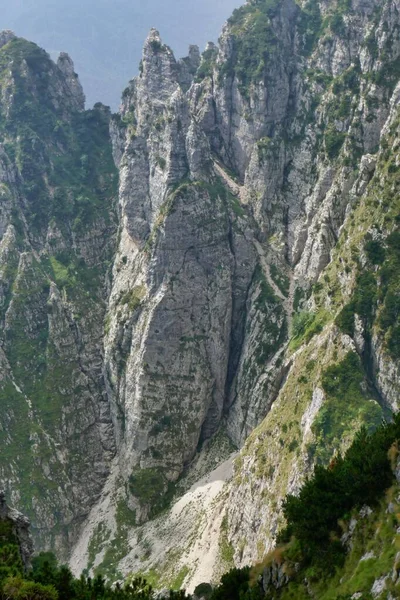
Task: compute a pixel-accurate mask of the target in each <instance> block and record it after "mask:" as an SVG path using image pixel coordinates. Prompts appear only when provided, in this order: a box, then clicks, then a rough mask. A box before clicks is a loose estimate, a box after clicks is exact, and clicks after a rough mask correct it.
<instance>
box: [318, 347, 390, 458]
mask: <svg viewBox="0 0 400 600" xmlns="http://www.w3.org/2000/svg"><path fill="white" fill-rule="evenodd" d="M321 380H322V387H323V389H324V392H325V394H326V401H325V402H324V404H323V405H322V407H321V408H320V410H319V412H318V414H317V416H316V418H315V421H314V423H313V425H312V428H311V429H312V432H313V433H314V435H315V439H316V441H315V448H316V450H315V457H316V458H317V460H318V461H319V462H322V463H324V464H326V463H327V462H328V461H329V459H330V457H331V456H332V455H333V454H334V452H335V449H337V448H338V447H340V444H342V443H343V440H344V439H346V438H350V439H351V437H352V436H353V432H354V427H355V426H357V425H361V424H363V423H368V429H369V430H372V429H375V428H376V427H377V426H378V425H379V424H380V422H381V421H382V417H383V411H382V409H381V407H380V406H379V404H378V403H377V402H376V401H375V400H373V399H371V398H369V397H368V395H366V393H365V392H364V391H363V384H364V385H365V380H364V372H363V369H362V367H361V361H360V359H359V357H358V355H357V353H356V352H348V354H346V356H345V357H344V359H343V360H342V361H341V362H340V363H338V364H334V365H331V366H329V367H328V368H327V369H326V370H325V371H324V372H323V374H322V378H321Z"/></svg>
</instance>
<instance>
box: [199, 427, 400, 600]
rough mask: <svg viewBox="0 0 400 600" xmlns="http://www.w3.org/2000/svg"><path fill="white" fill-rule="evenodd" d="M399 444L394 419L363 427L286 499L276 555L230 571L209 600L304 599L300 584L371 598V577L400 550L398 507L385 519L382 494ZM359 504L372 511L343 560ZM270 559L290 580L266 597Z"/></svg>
mask: <svg viewBox="0 0 400 600" xmlns="http://www.w3.org/2000/svg"><path fill="white" fill-rule="evenodd" d="M399 440H400V415H397V416H396V417H395V418H394V420H393V422H391V423H382V425H381V426H380V427H378V428H377V429H376V430H375V432H373V433H371V434H368V432H367V431H366V429H364V428H363V429H361V431H359V433H358V434H357V435H356V437H355V439H354V441H353V443H352V445H351V446H350V448H349V449H348V451H347V452H346V454H345V456H344V457H341V456H338V457H335V458H334V459H333V460H332V461H331V463H330V464H329V465H328V466H327V467H322V466H317V467H316V469H315V471H314V474H313V476H312V477H311V478H310V479H309V481H307V482H306V483H305V484H304V485H303V487H302V489H301V491H300V494H299V495H298V496H292V495H289V496H287V497H286V499H285V502H284V514H285V518H286V522H287V527H286V529H285V530H284V531H283V532H282V533H281V536H280V539H279V543H280V545H279V546H278V548H277V550H276V551H274V552H273V553H271V555H270V556H268V557H267V558H266V559H265V560H264V561H263V563H260V565H256V566H255V567H253V568H252V569H250V570H249V569H233V570H232V571H230V573H228V574H226V575H224V577H223V578H222V580H221V584H220V585H219V586H218V587H217V588H216V589H215V590H214V591H213V593H212V595H211V600H257V599H258V598H280V599H282V600H286V598H288V599H289V598H296V600H301V599H302V598H303V597H304V598H306V597H310V596H309V593H308V592H307V590H306V586H305V582H306V581H307V582H308V584H307V585H311V586H315V588H316V590H314V591H316V595H315V597H316V598H322V597H323V598H324V599H325V598H327V599H328V598H329V600H331V599H332V600H339V599H340V600H343V599H346V600H347V598H350V597H351V595H352V593H353V592H354V589H351V591H350V588H351V586H350V585H348V584H347V583H346V581H347V580H348V581H351V585H352V586H355V590H356V591H358V589H364V590H368V592H365V591H364V592H363V595H362V598H369V590H370V589H371V586H372V584H373V582H374V580H375V578H379V577H380V576H381V575H382V573H388V572H390V571H391V570H392V569H393V563H394V561H395V558H394V557H395V555H396V552H397V551H398V549H399V548H398V545H399V547H400V539H399V540H398V541H399V544H397V541H396V539H395V538H396V531H397V528H398V526H399V521H398V518H399V519H400V513H399V514H397V513H396V510H397V508H396V506H397V505H396V506H395V505H394V504H393V502H392V504H393V506H394V508H393V510H394V514H388V511H387V500H385V493H386V492H387V490H388V489H389V488H391V486H393V484H394V483H395V477H394V467H395V466H396V463H397V460H398V455H399V449H398V443H399ZM380 504H381V506H380ZM365 505H367V506H369V507H372V508H373V509H374V511H373V512H372V513H371V514H368V516H367V517H365V518H364V521H363V522H362V523H360V525H359V531H358V532H357V531H356V532H355V534H354V536H355V537H354V540H353V546H352V550H351V553H350V554H346V552H347V549H346V547H345V546H344V545H343V544H342V542H341V536H342V534H343V532H344V531H345V530H346V529H347V527H348V523H349V521H350V519H351V517H352V516H354V514H357V513H356V511H359V510H360V509H361V508H362V507H363V506H365ZM399 538H400V536H399ZM396 544H397V545H396ZM373 546H374V547H373ZM375 546H376V548H375ZM372 547H373V549H374V551H375V554H374V552H372V554H373V556H374V557H373V558H372V559H371V560H370V561H368V560H364V558H363V560H362V561H361V560H360V559H361V556H362V555H363V554H364V553H365V551H366V549H367V548H368V550H370V551H371V548H372ZM273 560H274V561H275V562H276V563H277V564H278V565H280V566H281V568H283V571H284V572H286V573H287V574H290V577H289V579H290V580H291V582H290V583H289V584H288V585H285V586H284V587H282V588H281V589H279V590H275V588H272V590H271V591H270V592H268V593H267V595H265V593H264V592H263V590H262V587H261V585H260V577H259V576H260V574H261V573H262V571H263V569H264V568H265V567H268V566H270V565H271V563H272V561H273ZM372 563H373V564H372ZM344 575H345V576H344ZM346 585H348V587H349V590H347V589H346ZM340 586H341V587H342V588H343V590H344V592H345V595H343V591H341V590H340V589H339V588H340ZM356 586H359V587H358V588H357V587H356ZM396 590H397V588H396ZM393 593H395V591H393ZM347 594H349V595H347ZM365 594H367V595H365ZM393 597H399V596H393Z"/></svg>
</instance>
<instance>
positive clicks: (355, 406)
mask: <svg viewBox="0 0 400 600" xmlns="http://www.w3.org/2000/svg"><path fill="white" fill-rule="evenodd" d="M399 8H400V7H399V5H398V3H396V1H395V0H385V2H383V3H380V4H379V5H378V3H376V2H375V1H374V0H370V1H365V2H359V1H358V0H352V1H350V0H349V1H342V0H338V1H337V2H319V3H318V2H316V1H315V0H309V1H308V2H305V3H301V4H296V3H295V2H293V1H292V0H282V1H269V2H260V1H251V2H248V3H247V4H246V5H245V6H243V7H242V8H240V9H238V10H237V11H235V12H234V14H233V16H232V18H231V19H230V20H229V22H228V24H227V25H226V27H225V29H224V31H223V33H222V36H221V39H220V44H219V46H218V47H216V46H214V45H209V46H208V47H207V49H206V51H205V53H204V54H203V55H202V56H201V57H200V56H199V53H198V50H197V49H196V48H195V47H192V48H191V49H190V54H189V57H187V58H185V59H182V60H181V61H176V60H175V58H174V56H173V53H172V51H171V50H170V49H169V48H168V47H167V46H165V45H164V44H163V43H162V40H161V38H160V36H159V34H158V32H156V31H155V30H152V31H151V32H150V35H149V37H148V39H147V40H146V42H145V46H144V51H143V60H142V63H141V69H140V75H139V76H138V77H137V78H136V79H135V80H133V81H132V82H131V83H130V84H129V86H128V88H127V89H126V90H125V91H124V93H123V98H122V104H121V110H120V112H119V114H118V115H114V116H113V117H112V119H111V122H110V131H111V138H112V149H113V156H114V160H115V164H116V165H117V168H118V170H119V207H118V224H116V221H115V219H114V212H113V208H114V204H113V198H114V188H113V182H114V181H115V174H114V171H113V168H112V166H111V165H110V162H109V151H110V145H109V144H108V140H107V134H106V131H105V129H106V124H107V122H108V119H109V116H108V114H107V111H106V110H105V109H104V108H102V107H100V106H98V107H96V108H95V110H94V111H89V112H88V113H85V112H82V108H83V96H82V91H81V89H80V88H79V84H78V82H77V80H76V77H75V75H74V73H73V67H72V64H71V62H70V59H69V58H68V57H66V56H61V57H60V59H59V61H58V64H57V66H56V65H54V64H52V63H51V62H50V61H48V59H47V58H45V57H44V55H43V54H41V53H40V52H39V51H38V50H37V49H35V47H34V46H29V48H30V51H31V52H33V53H34V55H35V57H36V55H38V56H40V57H41V58H40V60H41V61H43V64H44V63H45V64H46V67H44V66H41V67H40V69H39V70H38V68H37V62H36V61H39V58H35V59H34V60H33V62H32V59H29V60H28V58H27V56H26V52H27V46H26V43H25V42H21V41H20V40H15V39H11V38H10V34H9V33H8V32H6V33H4V34H3V37H2V38H1V39H3V38H4V42H5V45H4V46H3V48H2V49H1V50H0V57H1V61H3V62H0V65H1V64H4V65H5V66H4V70H3V78H2V79H1V82H2V83H1V85H2V88H1V92H2V98H3V101H2V102H3V103H2V107H3V108H2V111H3V112H2V114H3V122H4V127H3V129H4V131H5V133H4V143H3V145H2V152H3V155H4V165H5V166H4V169H3V171H2V172H4V186H5V187H4V189H7V194H8V195H7V196H5V201H4V204H3V206H4V209H3V216H2V221H1V223H2V232H3V241H2V247H1V256H2V259H1V265H2V266H3V272H4V276H3V280H4V281H2V288H1V289H2V291H3V295H4V301H3V305H4V306H5V316H4V319H5V321H4V323H5V326H4V331H5V334H4V335H5V338H4V343H3V346H2V347H3V352H4V356H3V359H2V360H3V361H4V373H6V376H5V383H4V385H5V386H6V385H8V388H6V389H7V390H8V392H7V394H5V398H7V402H9V400H8V398H10V397H11V396H12V397H13V398H14V397H16V398H18V399H19V402H20V404H21V411H23V410H24V411H25V412H21V415H26V416H27V415H32V416H31V419H32V422H33V423H34V429H35V432H34V434H33V433H32V432H31V433H30V437H29V438H28V437H26V438H24V439H26V440H29V445H28V446H27V448H28V451H27V452H26V453H25V454H24V457H23V459H24V460H27V459H26V456H29V457H35V452H37V458H36V459H35V458H33V459H31V458H29V460H31V463H29V467H28V468H26V467H24V469H25V470H24V472H26V473H36V472H39V474H40V479H39V480H40V481H43V484H42V485H43V487H42V488H41V490H40V493H39V492H38V497H42V495H43V494H44V495H45V494H48V493H49V490H51V493H52V502H51V503H50V504H48V505H47V506H49V507H50V508H49V514H46V515H42V514H41V509H39V505H38V504H37V505H36V506H37V508H36V506H35V505H32V506H30V510H31V511H32V514H33V515H34V524H35V525H36V524H38V525H37V528H38V529H40V536H42V537H41V538H40V539H41V540H43V541H45V542H46V543H47V544H53V545H59V547H61V546H62V547H63V548H68V547H70V543H71V542H73V541H75V540H76V537H77V536H76V535H75V532H76V531H77V529H75V527H77V525H78V523H81V522H82V521H83V519H84V518H85V517H86V516H87V515H88V513H89V510H90V509H91V512H90V515H89V516H88V518H87V519H86V521H85V527H84V529H83V533H82V535H81V536H80V538H79V540H78V542H77V545H76V546H75V549H74V551H73V554H72V564H73V565H74V566H75V568H76V569H77V570H78V569H79V568H82V567H83V566H85V565H86V564H87V563H89V566H90V567H93V566H96V567H99V565H100V567H99V568H100V569H103V570H104V571H105V572H107V573H109V574H110V575H114V576H115V574H116V573H115V565H117V569H118V565H119V568H120V569H121V570H122V572H123V573H127V572H129V571H132V570H136V571H137V570H146V569H150V570H151V569H154V568H155V567H157V568H158V569H162V568H164V567H165V569H166V570H168V569H170V567H171V564H173V565H174V569H175V570H176V567H177V565H180V567H181V572H182V573H184V576H183V578H182V581H181V583H182V582H183V580H185V583H186V584H188V583H189V582H193V581H194V580H196V577H197V578H199V577H200V573H201V574H202V576H203V578H207V577H212V576H213V574H212V565H211V567H210V565H208V567H207V568H208V570H206V573H207V575H204V572H205V571H204V568H205V567H204V568H203V565H204V560H205V559H204V557H203V556H202V552H197V554H196V552H194V551H193V552H192V554H191V555H190V556H191V557H192V558H191V559H190V560H189V559H187V561H188V562H185V558H184V553H185V552H189V550H188V549H190V548H192V549H193V544H194V543H195V542H196V539H197V537H198V536H197V535H196V530H195V529H193V527H192V525H193V523H191V527H190V533H188V535H187V537H185V536H184V535H181V536H180V537H181V539H179V540H175V541H174V542H173V544H175V546H176V544H177V545H178V546H179V552H178V554H179V557H178V555H175V558H174V560H172V559H171V556H169V555H168V552H166V553H164V555H163V556H161V554H162V553H161V554H160V551H159V548H158V549H153V550H152V549H151V548H150V547H149V546H150V542H149V540H150V539H151V540H152V545H153V547H154V548H155V547H156V546H157V543H156V539H157V534H156V533H155V530H154V528H152V525H151V524H150V525H149V524H148V523H147V522H148V519H149V518H152V517H155V516H156V515H157V513H158V512H160V510H161V509H163V508H164V507H165V506H166V504H167V503H168V501H169V500H170V499H171V498H172V497H173V496H174V495H175V497H177V496H179V494H180V493H182V492H183V491H185V490H186V489H187V487H188V486H189V487H190V485H189V484H188V483H187V482H191V483H193V476H194V474H197V475H198V476H199V477H200V476H201V475H202V474H203V473H204V468H203V467H201V468H200V467H199V465H203V466H204V464H207V465H208V467H207V468H209V469H210V470H212V467H215V462H214V463H212V461H214V460H217V461H222V460H224V459H225V458H227V456H228V455H229V453H230V451H231V450H232V447H231V446H229V444H228V442H227V441H226V440H227V439H229V440H230V443H231V444H234V446H236V447H237V448H238V447H239V448H240V447H243V449H242V450H241V452H240V455H239V457H238V458H237V460H236V463H235V468H234V475H233V478H232V479H231V481H230V483H228V484H227V485H226V486H225V488H224V489H223V490H222V491H219V492H218V494H219V495H218V494H217V495H218V497H217V498H216V499H215V502H213V503H211V504H212V506H210V509H209V510H208V511H205V512H204V514H200V513H199V512H196V514H195V515H192V516H193V518H195V519H196V523H197V525H196V527H200V528H201V529H202V531H203V526H204V527H205V528H206V529H207V527H210V530H212V525H211V524H212V523H217V524H218V525H216V526H215V527H214V529H215V531H213V536H214V537H215V538H216V540H217V544H216V546H217V551H216V554H218V553H219V558H220V559H221V560H219V559H218V560H217V559H216V560H215V564H216V563H218V568H216V571H215V573H217V571H218V569H220V566H221V564H224V565H225V566H226V565H227V564H228V563H230V562H232V561H233V560H234V561H235V563H236V564H245V563H247V562H249V561H254V560H256V559H257V558H260V557H262V555H263V554H264V553H265V551H267V550H268V549H270V548H271V546H272V545H273V543H274V539H275V535H276V532H277V530H278V528H279V526H280V523H281V516H280V514H281V513H280V505H281V501H282V498H283V497H284V495H285V494H286V493H287V491H291V492H294V491H296V490H297V489H298V488H299V486H300V484H301V482H302V481H303V480H304V477H305V475H306V474H307V473H308V472H309V471H310V469H312V468H313V466H314V465H315V464H316V463H318V462H324V463H326V462H328V461H329V460H330V459H331V457H332V456H333V455H334V454H335V452H338V451H340V450H342V449H344V448H346V447H347V445H348V444H349V443H350V441H351V439H352V436H353V435H354V433H355V431H356V430H357V428H358V427H359V426H361V425H362V424H366V425H367V426H368V427H373V426H374V425H375V424H376V423H379V422H380V420H381V418H382V416H388V415H389V414H390V412H391V411H393V410H396V409H397V389H398V385H399V384H398V359H399V351H398V326H397V319H398V304H399V302H398V283H397V278H398V266H399V265H398V264H397V261H398V235H399V234H398V232H397V228H398V206H397V204H398V198H399V188H398V185H399V181H398V167H399V157H398V148H399V146H398V144H399V141H398V139H399V132H398V127H399V108H398V104H399V98H400V95H399V87H398V80H399V78H400V72H399V66H398V65H399V53H400V40H399V37H398V31H399V26H400V17H399ZM21 44H22V45H23V55H22V54H21V52H22V50H21ZM18 52H19V54H16V53H18ZM38 53H39V54H38ZM15 56H17V57H19V59H18V60H19V61H20V62H18V63H16V58H15ZM7 61H8V62H7ZM39 62H40V61H39ZM10 64H11V65H12V67H13V68H11V69H10ZM16 64H17V65H18V68H17V67H16V66H15V65H16ZM40 64H41V65H42V63H40ZM13 69H14V71H13ZM38 72H39V73H41V75H40V77H38ZM13 73H14V74H13ZM46 73H47V76H46ZM42 75H43V76H42ZM22 85H24V86H25V87H23V88H22V87H21V88H19V87H18V86H22ZM13 86H14V87H13ZM15 86H17V87H15ZM26 86H29V87H26ZM14 88H15V89H23V90H25V92H24V93H25V94H26V97H27V98H28V97H29V103H28V105H27V108H28V109H29V110H25V111H24V115H28V116H27V117H24V118H29V119H30V121H29V122H28V123H27V127H29V135H28V133H27V131H26V130H24V132H23V134H24V135H23V136H22V134H21V133H18V131H17V129H16V127H17V124H16V123H17V121H15V117H14V116H13V114H14V113H13V111H14V110H16V108H15V107H17V108H18V104H15V103H16V101H17V100H16V98H17V99H18V95H17V94H15V93H14V92H13V89H14ZM27 90H29V94H28V92H27ZM39 97H40V98H42V99H44V98H46V103H47V104H46V107H47V106H48V112H46V115H48V120H49V123H50V122H51V131H50V129H49V128H47V129H46V128H44V129H42V128H43V127H45V123H42V120H40V119H39V118H38V117H37V115H36V113H34V115H35V118H34V121H33V122H32V118H33V117H32V106H33V107H34V106H36V105H35V102H36V100H37V98H39ZM27 101H28V100H27ZM46 110H47V109H46ZM17 114H21V113H17ZM13 119H14V120H13ZM60 120H61V121H62V123H65V122H67V123H68V127H67V132H64V130H63V127H64V125H63V124H60ZM18 123H19V122H18ZM100 125H101V126H100ZM18 127H20V125H18ZM46 127H47V125H46ZM60 127H61V131H60V130H59V128H60ZM31 132H33V133H31ZM21 140H23V141H24V143H26V144H28V143H29V144H30V145H29V146H28V148H27V149H25V151H24V154H23V156H25V157H29V156H32V152H33V151H34V152H35V156H37V157H39V159H40V160H36V161H35V164H34V165H32V164H31V165H30V166H29V168H30V169H31V170H29V171H27V170H26V169H27V167H24V163H23V162H21V158H20V157H21V156H22V154H21V152H22V149H20V145H21ZM18 144H19V145H18ZM32 144H33V145H32ZM14 146H16V149H15V148H14ZM32 148H33V149H34V150H32ZM71 156H72V157H73V159H71ZM26 160H27V159H26ZM71 161H72V162H71ZM24 168H25V171H24ZM34 169H36V170H34ZM71 169H72V170H73V172H74V173H75V172H76V173H77V178H76V179H75V176H74V177H73V178H72V179H70V176H71ZM67 171H68V173H67ZM54 173H56V174H57V177H58V180H56V181H55V182H54ZM36 177H37V181H36ZM38 182H40V186H39V183H38ZM33 184H35V185H36V184H37V185H38V186H39V188H37V187H35V185H33ZM32 187H33V191H32ZM32 193H35V194H36V195H34V196H32ZM4 194H6V192H4ZM29 194H31V195H29ZM17 216H18V220H16V218H17ZM33 282H35V285H33ZM88 285H89V289H87V288H86V286H88ZM43 331H45V334H44V333H43ZM7 332H8V333H7ZM12 340H13V341H12ZM31 340H34V342H33V341H32V343H31ZM27 344H28V348H26V347H25V346H26V345H27ZM38 357H42V358H41V362H40V365H38V364H37V363H38V361H40V359H39V358H38ZM66 364H68V365H70V367H71V368H70V369H65V368H61V365H64V366H65V365H66ZM36 368H37V369H38V371H37V374H36V375H35V376H34V378H33V379H32V381H29V384H27V383H26V379H27V378H26V376H25V377H24V373H25V372H26V370H28V369H30V370H32V369H36ZM32 372H34V373H36V371H35V370H33V371H32ZM54 374H55V376H54ZM77 382H79V383H77ZM10 390H11V392H10ZM43 390H45V393H43ZM11 393H12V394H11ZM5 407H6V408H5V410H4V411H3V412H2V415H1V417H2V418H3V419H8V421H9V422H10V423H13V419H16V415H15V413H14V412H13V411H15V408H13V409H12V408H11V407H10V408H8V404H7V403H6V400H5ZM50 407H51V410H50ZM18 418H19V422H20V421H21V417H18ZM22 418H23V417H22ZM25 418H27V417H25ZM8 421H7V422H5V424H4V425H3V431H5V432H10V431H11V432H13V429H12V426H13V425H12V426H11V425H8ZM15 432H16V433H11V434H10V433H5V435H8V436H9V437H8V440H9V441H8V443H7V448H8V445H10V465H12V467H10V466H9V465H7V466H5V467H4V474H3V475H2V479H3V481H4V482H5V484H7V483H8V485H11V484H13V485H14V487H15V488H16V489H20V490H22V492H21V495H20V497H17V498H16V500H17V501H18V500H19V501H20V502H26V500H25V498H26V491H23V487H22V484H21V480H20V473H21V468H22V467H21V464H22V463H21V464H20V463H19V462H18V461H21V460H22V457H20V456H19V455H18V452H17V450H16V448H17V446H16V444H17V443H18V442H17V440H18V439H19V438H18V437H17V436H18V435H21V430H20V428H16V429H15ZM24 433H26V432H24ZM32 436H33V437H32ZM218 436H219V437H218ZM220 439H223V440H224V442H223V444H222V446H221V448H220V446H219V445H218V444H219V441H218V440H220ZM217 442H218V443H217ZM26 443H27V444H28V441H27V442H26ZM13 444H14V445H13ZM215 444H217V448H218V450H217V451H216V452H214V450H210V448H211V449H212V448H215V446H214V445H215ZM36 449H38V450H36ZM45 449H46V451H45ZM83 455H84V456H85V461H82V460H81V457H82V456H83ZM210 456H211V457H212V459H210V460H211V463H210V461H209V458H210ZM207 457H208V458H207ZM203 459H204V460H203ZM15 461H17V462H15ZM193 461H194V462H193ZM207 461H208V462H207ZM182 476H184V477H183V480H182ZM41 478H43V480H42V479H41ZM185 481H186V483H187V485H186V483H185ZM53 484H54V485H53ZM66 486H67V487H66ZM185 486H186V487H185ZM212 493H214V492H212ZM190 498H192V497H191V496H190ZM182 502H183V501H182ZM188 504H190V502H189V501H188ZM179 506H180V508H179ZM177 507H178V508H177ZM57 511H61V512H62V514H63V517H62V518H60V517H54V515H57V514H58V513H57ZM179 511H180V512H179ZM188 511H189V512H187V513H186V517H184V516H182V519H185V518H187V514H191V513H190V510H189V509H188ZM206 513H207V514H206ZM177 514H180V515H183V512H182V504H181V505H179V503H178V505H175V507H174V508H173V509H172V510H171V511H170V513H166V515H167V516H166V517H165V518H166V521H164V522H163V523H161V522H160V521H157V523H158V524H159V525H158V527H159V531H163V527H164V528H167V529H168V526H170V529H173V528H175V529H176V531H182V529H179V526H178V525H176V523H177V521H176V516H177ZM65 515H68V517H65ZM52 519H53V520H52ZM160 519H162V517H160ZM178 521H179V519H178ZM146 523H147V524H146ZM171 523H175V525H173V526H172V525H171ZM67 525H69V527H68V531H69V539H68V540H67V539H66V536H64V537H63V536H62V533H60V528H61V529H62V527H64V526H67ZM165 531H166V529H165ZM56 532H57V533H56ZM38 535H39V534H38ZM171 535H172V534H171ZM200 537H201V536H200ZM174 539H175V538H174ZM146 540H147V546H146ZM173 544H172V545H173ZM171 548H172V546H171ZM203 554H205V553H204V552H203ZM160 556H161V558H160ZM193 557H195V558H193ZM139 559H140V560H139ZM121 561H122V562H121ZM196 561H197V563H196V565H194V564H193V562H196ZM202 561H203V562H202ZM221 561H222V562H221ZM140 562H141V565H140V564H139V563H140ZM214 575H215V574H214ZM215 576H216V575H215Z"/></svg>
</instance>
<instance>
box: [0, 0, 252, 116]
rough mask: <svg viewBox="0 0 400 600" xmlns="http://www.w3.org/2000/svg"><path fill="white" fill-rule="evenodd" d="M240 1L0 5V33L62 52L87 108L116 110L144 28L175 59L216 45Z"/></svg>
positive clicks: (52, 0)
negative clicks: (100, 105)
mask: <svg viewBox="0 0 400 600" xmlns="http://www.w3.org/2000/svg"><path fill="white" fill-rule="evenodd" d="M242 3H243V2H242V1H241V0H218V2H216V1H215V0H148V1H147V2H143V1H140V0H68V1H67V0H0V29H13V30H14V31H15V33H17V34H18V35H21V36H24V37H26V38H28V39H30V40H33V41H35V42H37V43H38V44H40V45H41V46H43V47H44V48H46V50H47V51H48V52H50V53H58V52H59V51H66V52H68V53H69V54H70V55H71V57H72V58H73V60H74V62H75V67H76V70H77V71H78V73H79V76H80V78H81V81H82V83H83V86H84V89H85V92H86V96H87V104H88V106H90V105H91V104H93V103H94V102H96V101H98V100H101V101H102V102H104V103H105V104H110V105H111V106H113V108H116V107H117V105H118V103H119V99H120V96H121V92H122V90H123V88H124V87H125V86H126V84H127V83H128V80H129V79H131V78H132V77H133V75H135V74H136V73H137V69H138V63H139V60H140V57H141V49H142V45H143V41H144V39H145V37H146V35H147V32H148V30H149V29H150V27H156V28H158V29H159V30H160V32H161V34H162V36H163V39H164V40H165V41H166V43H168V44H169V45H170V46H171V47H172V48H173V50H174V52H175V53H176V55H177V56H183V55H185V54H186V52H187V47H188V45H189V44H198V45H199V46H200V48H201V49H203V47H204V46H205V44H206V43H207V41H209V40H214V41H215V40H216V39H217V38H218V35H219V33H220V30H221V26H222V24H223V23H224V21H225V20H226V19H227V18H228V17H229V16H230V13H231V12H232V10H233V9H234V8H235V7H237V6H239V5H240V4H242Z"/></svg>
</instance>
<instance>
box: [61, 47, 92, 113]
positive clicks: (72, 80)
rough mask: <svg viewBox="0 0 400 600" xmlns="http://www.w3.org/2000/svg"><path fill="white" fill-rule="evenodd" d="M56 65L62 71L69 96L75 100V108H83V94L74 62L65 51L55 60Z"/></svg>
mask: <svg viewBox="0 0 400 600" xmlns="http://www.w3.org/2000/svg"><path fill="white" fill-rule="evenodd" d="M57 67H58V68H59V69H60V71H61V72H62V73H63V75H64V77H65V82H66V84H67V85H68V87H69V89H70V92H71V96H72V98H73V100H74V102H75V106H76V108H77V110H84V109H85V94H84V93H83V89H82V86H81V84H80V81H79V79H78V75H77V74H76V73H75V71H74V63H73V62H72V60H71V58H70V57H69V55H68V54H67V53H66V52H61V53H60V56H59V57H58V60H57Z"/></svg>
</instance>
